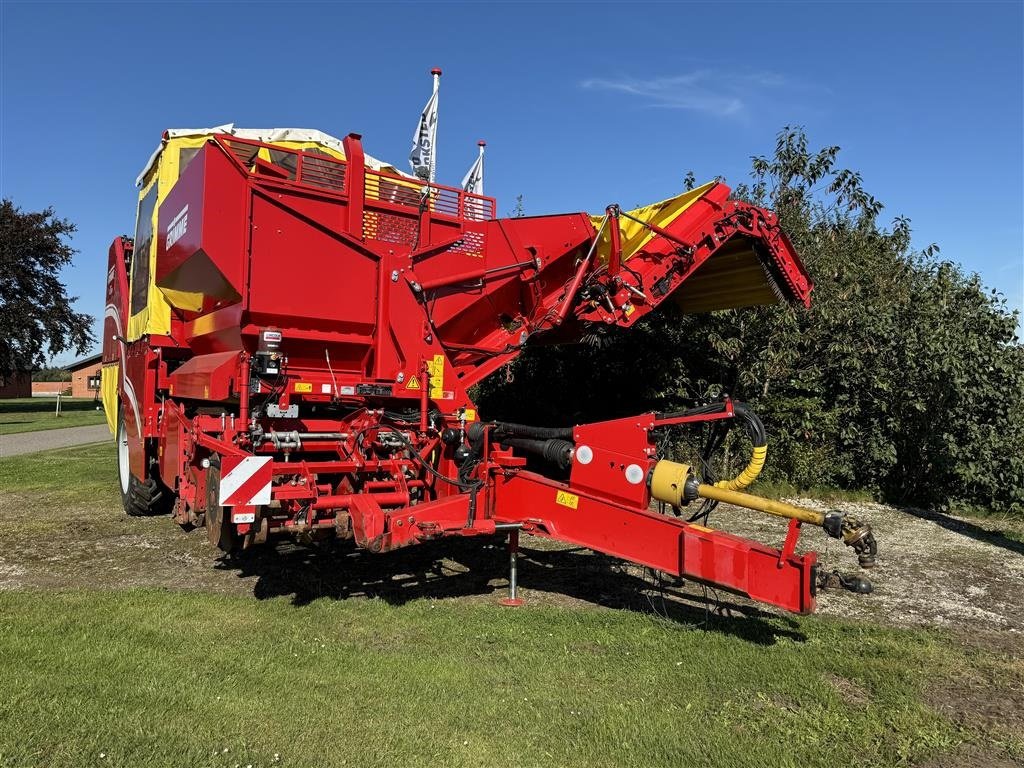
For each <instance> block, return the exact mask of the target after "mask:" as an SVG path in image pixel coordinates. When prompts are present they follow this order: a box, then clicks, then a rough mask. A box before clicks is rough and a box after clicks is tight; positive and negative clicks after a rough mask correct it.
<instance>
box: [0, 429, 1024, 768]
mask: <svg viewBox="0 0 1024 768" xmlns="http://www.w3.org/2000/svg"><path fill="white" fill-rule="evenodd" d="M58 475H59V477H60V480H59V481H54V480H53V478H54V477H56V476H58ZM116 503H117V493H116V488H115V487H114V484H113V447H112V446H111V445H109V444H105V445H98V446H87V447H82V448H76V449H67V450H62V451H57V452H51V453H48V454H36V455H28V456H22V457H15V458H10V459H3V460H0V519H6V520H7V521H8V523H12V522H13V523H15V524H14V525H9V526H7V527H0V583H4V582H3V580H2V577H3V575H4V573H5V569H6V570H11V569H15V568H17V567H18V566H17V563H16V558H15V555H16V553H17V552H18V551H21V550H25V551H27V550H28V549H29V548H31V547H35V548H36V549H35V550H33V551H34V552H35V554H34V555H33V556H34V557H38V558H40V559H41V560H42V561H43V563H44V565H45V566H46V567H47V568H48V569H50V570H51V571H53V572H58V571H61V570H62V569H68V568H75V569H78V573H75V574H68V576H67V579H66V580H65V582H63V583H71V584H74V586H73V587H72V588H52V589H41V588H36V587H32V588H12V589H6V590H0V659H2V662H0V766H4V768H7V767H8V766H76V768H77V766H92V765H101V766H133V767H135V766H224V767H225V768H233V767H234V766H238V767H239V768H246V766H249V765H252V766H253V767H254V768H256V767H257V766H277V765H281V766H286V765H287V766H428V765H429V766H644V767H647V766H684V765H695V766H745V767H747V766H799V767H800V768H810V767H811V766H828V767H829V768H834V766H844V765H845V766H893V765H924V766H930V767H935V768H938V766H943V767H949V768H951V767H952V766H958V765H975V766H980V765H991V766H1010V765H1013V764H1015V762H1014V761H1017V760H1022V759H1024V739H1022V737H1021V733H1024V711H1022V709H1024V707H1022V706H1021V705H1022V702H1024V661H1022V658H1021V654H1020V647H1019V642H1018V639H1017V638H1014V637H1012V636H1010V637H1009V638H1007V637H1002V636H1000V637H995V638H993V637H982V636H981V635H980V634H979V635H977V636H972V635H971V634H969V633H965V632H958V631H939V630H926V629H916V630H910V629H897V628H892V627H884V626H879V625H877V624H872V623H868V622H851V621H843V620H837V619H830V618H824V617H810V618H794V617H789V616H773V615H770V614H766V613H758V614H757V615H756V616H754V617H752V616H750V615H747V616H740V617H736V618H729V617H724V616H722V617H717V618H714V619H713V621H712V622H711V624H710V625H709V627H707V628H705V627H702V626H699V625H697V624H695V623H687V622H683V621H670V620H668V619H665V618H662V617H660V616H658V615H655V614H653V613H650V612H643V611H637V610H609V609H606V608H601V607H596V606H591V607H579V606H575V607H570V606H559V605H543V604H537V603H531V604H530V605H529V606H528V607H526V608H523V609H517V610H511V609H506V608H502V607H500V606H498V605H496V604H495V601H494V600H493V598H488V597H487V596H484V597H483V599H481V600H472V599H466V598H454V599H452V598H443V597H438V596H437V595H429V594H428V595H426V596H423V597H418V598H414V599H409V600H391V599H388V598H387V597H384V598H380V599H367V598H365V597H348V598H347V599H333V598H332V597H327V596H325V597H321V598H319V599H310V600H295V599H291V598H289V597H287V596H268V595H264V594H262V593H260V592H259V591H258V590H257V591H254V590H251V589H248V588H246V587H244V585H243V586H241V587H240V586H239V585H238V582H239V579H238V577H237V576H236V575H234V574H236V573H240V571H235V570H232V569H230V568H225V567H223V564H221V565H218V567H217V568H216V569H215V568H214V563H213V562H212V557H211V560H210V561H209V562H204V563H199V564H198V565H197V566H196V568H197V569H199V570H197V571H196V572H197V573H205V572H206V571H211V572H214V573H216V574H217V576H218V577H219V578H221V579H222V580H223V581H224V583H225V584H229V586H227V587H225V588H224V589H225V591H223V592H221V591H214V590H213V589H211V588H208V587H206V586H203V585H202V584H198V583H195V584H188V583H186V584H182V583H180V582H176V581H173V580H171V579H168V580H167V582H166V583H167V587H166V588H160V587H155V586H149V587H146V588H138V587H136V586H126V587H123V588H116V587H111V586H109V584H110V583H111V582H110V581H109V580H104V579H105V577H106V576H107V572H109V571H114V570H119V569H120V570H122V571H123V570H124V569H125V568H128V569H129V570H130V569H132V568H139V569H141V568H149V569H154V568H165V569H171V568H173V567H175V563H178V562H185V561H186V560H187V558H186V559H182V555H183V554H184V555H187V554H189V552H191V551H192V550H189V549H188V548H187V547H189V546H191V544H189V543H188V542H193V543H194V542H195V541H196V537H195V536H194V537H193V538H192V539H190V538H189V537H188V536H186V535H185V534H182V533H180V532H179V531H176V530H174V526H173V525H172V524H171V523H170V522H169V521H168V520H166V519H165V518H160V519H149V520H135V519H132V520H128V519H126V518H124V517H122V516H119V515H116V514H114V512H113V511H112V510H111V509H110V507H111V505H112V504H116ZM75 511H80V513H81V514H82V515H83V516H84V517H87V518H88V519H82V520H81V521H79V522H77V523H76V522H75V517H74V513H75ZM143 536H144V537H145V538H144V539H143V538H142V537H143ZM123 538H129V539H131V540H133V541H136V540H137V543H140V544H144V546H142V547H141V548H140V549H138V550H137V551H138V552H139V553H141V554H139V555H137V557H138V558H139V559H133V555H132V552H134V551H136V550H133V549H129V548H118V547H116V546H115V543H116V542H117V541H119V540H120V539H123ZM198 538H202V536H201V535H200V536H199V537H198ZM48 540H49V541H51V542H52V546H51V548H50V549H49V551H47V549H46V547H45V544H44V542H46V541H48ZM72 545H75V546H76V547H78V550H76V551H79V552H87V553H91V555H90V556H91V557H92V559H91V560H89V561H88V565H86V564H85V562H84V561H82V560H79V559H76V558H78V557H80V556H82V555H81V554H75V553H74V552H71V549H72ZM197 546H201V544H197ZM176 547H181V548H182V549H180V550H179V549H175V548H176ZM196 551H197V552H198V551H201V550H196ZM405 556H406V557H411V556H413V553H412V552H410V553H405ZM143 557H144V558H149V559H142V558H143ZM367 557H368V558H370V557H372V556H367ZM367 562H370V563H372V564H375V563H378V562H381V563H383V562H384V561H378V560H369V559H368V560H367ZM178 567H179V568H184V566H178ZM336 567H338V568H353V569H354V568H355V567H356V566H354V565H351V564H350V563H347V562H340V563H337V564H336ZM363 567H365V566H363ZM242 570H243V571H244V568H243V569H242ZM128 575H130V574H128ZM339 578H341V579H345V578H346V574H345V573H341V574H340V575H339ZM351 578H353V579H356V578H357V574H356V573H354V572H353V573H352V574H351ZM229 582H230V583H229ZM90 584H93V586H90ZM95 584H104V585H106V586H104V587H103V588H97V587H96V586H95ZM612 588H614V585H609V586H608V589H612ZM324 594H328V593H327V592H326V591H325V592H324Z"/></svg>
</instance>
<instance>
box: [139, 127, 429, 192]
mask: <svg viewBox="0 0 1024 768" xmlns="http://www.w3.org/2000/svg"><path fill="white" fill-rule="evenodd" d="M215 133H226V134H229V135H231V136H237V137H238V138H240V139H249V140H251V141H262V142H265V143H267V144H273V143H275V142H279V141H296V142H300V141H310V142H314V143H316V144H321V145H323V146H325V147H330V148H331V149H333V150H335V151H336V152H339V153H341V154H342V155H343V156H344V154H345V147H344V145H343V144H342V142H341V139H337V138H335V137H334V136H331V135H329V134H326V133H324V132H323V131H317V130H313V129H311V128H235V124H234V123H225V124H224V125H217V126H214V127H213V128H170V129H168V131H167V137H168V138H172V139H173V138H178V137H183V136H209V135H211V134H215ZM165 144H166V142H165V141H161V142H160V146H158V147H157V148H156V150H155V151H154V152H153V154H152V155H150V157H149V160H148V161H147V162H146V167H145V168H143V169H142V173H140V174H139V177H138V178H137V179H136V180H135V186H137V187H141V186H142V184H143V181H144V180H145V178H146V174H148V173H149V172H150V170H151V169H152V168H153V166H154V165H156V161H157V159H158V158H159V157H160V153H161V152H163V150H164V145H165ZM365 158H366V167H367V168H370V169H372V170H374V171H385V172H386V173H394V174H397V175H399V176H409V174H407V173H402V172H401V171H399V170H398V169H397V168H395V166H393V165H391V164H389V163H385V162H382V161H381V160H378V159H377V158H375V157H371V156H370V155H365ZM409 178H412V177H411V176H409Z"/></svg>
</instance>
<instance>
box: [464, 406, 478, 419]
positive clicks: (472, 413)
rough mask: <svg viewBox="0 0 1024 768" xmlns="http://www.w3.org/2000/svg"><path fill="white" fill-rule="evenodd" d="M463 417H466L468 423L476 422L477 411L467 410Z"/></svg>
mask: <svg viewBox="0 0 1024 768" xmlns="http://www.w3.org/2000/svg"><path fill="white" fill-rule="evenodd" d="M462 415H463V416H465V417H466V421H476V409H475V408H467V409H466V410H464V411H463V412H462Z"/></svg>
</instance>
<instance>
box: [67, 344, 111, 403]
mask: <svg viewBox="0 0 1024 768" xmlns="http://www.w3.org/2000/svg"><path fill="white" fill-rule="evenodd" d="M102 365H103V354H102V353H101V352H97V353H96V354H95V355H90V356H89V357H83V358H82V359H81V360H78V361H77V362H74V363H72V364H71V365H69V366H68V372H69V373H70V374H71V396H72V397H94V398H95V397H99V395H100V368H101V367H102Z"/></svg>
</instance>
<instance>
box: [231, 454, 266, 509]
mask: <svg viewBox="0 0 1024 768" xmlns="http://www.w3.org/2000/svg"><path fill="white" fill-rule="evenodd" d="M273 460H274V459H273V457H272V456H225V457H224V458H223V459H221V475H220V494H219V497H218V501H219V503H220V505H221V506H222V507H230V506H259V505H262V504H269V503H270V486H271V483H272V481H273V479H274V475H273V468H272V467H271V462H272V461H273Z"/></svg>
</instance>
